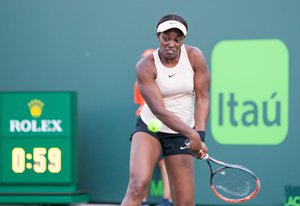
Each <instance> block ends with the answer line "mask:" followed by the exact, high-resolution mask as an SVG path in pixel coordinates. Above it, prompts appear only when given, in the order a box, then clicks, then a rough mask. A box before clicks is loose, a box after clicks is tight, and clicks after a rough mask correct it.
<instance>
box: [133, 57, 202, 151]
mask: <svg viewBox="0 0 300 206" xmlns="http://www.w3.org/2000/svg"><path fill="white" fill-rule="evenodd" d="M156 75H157V71H156V67H155V64H154V60H153V56H152V55H150V56H147V57H146V58H143V59H141V60H140V61H139V62H138V63H137V65H136V76H137V82H138V87H139V91H140V93H141V95H142V96H143V98H144V100H145V102H146V103H147V105H148V106H149V108H150V109H151V111H152V113H153V114H154V115H155V116H156V117H157V118H158V119H160V120H161V121H162V122H163V123H164V124H165V125H166V126H168V127H169V128H170V129H172V130H174V131H176V132H178V133H180V134H182V135H183V136H185V137H187V138H188V139H189V140H190V142H191V144H190V145H191V147H190V149H191V150H192V151H193V152H195V153H198V151H199V150H200V149H201V146H202V145H201V140H200V137H199V134H198V133H197V132H196V130H194V129H193V128H190V127H189V126H188V125H187V124H185V123H184V122H183V121H182V120H181V119H180V118H179V117H177V116H176V115H174V114H173V113H172V112H170V111H168V110H167V109H166V108H165V105H164V101H163V96H162V94H161V92H160V89H159V87H158V85H157V84H156V82H155V78H156Z"/></svg>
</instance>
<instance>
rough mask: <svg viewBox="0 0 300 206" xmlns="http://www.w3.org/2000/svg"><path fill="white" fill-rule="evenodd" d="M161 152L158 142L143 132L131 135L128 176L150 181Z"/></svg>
mask: <svg viewBox="0 0 300 206" xmlns="http://www.w3.org/2000/svg"><path fill="white" fill-rule="evenodd" d="M160 153H161V145H160V142H159V141H158V140H157V139H156V138H154V137H152V136H151V135H149V134H147V133H145V132H136V133H135V134H134V135H133V136H132V140H131V149H130V176H131V177H136V176H137V177H139V178H142V179H147V180H149V181H150V179H151V177H152V172H153V170H154V168H155V166H156V164H157V161H158V159H159V156H160Z"/></svg>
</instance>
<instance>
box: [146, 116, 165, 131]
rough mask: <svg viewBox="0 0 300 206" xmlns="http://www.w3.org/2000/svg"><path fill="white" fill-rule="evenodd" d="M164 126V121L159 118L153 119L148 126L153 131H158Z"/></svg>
mask: <svg viewBox="0 0 300 206" xmlns="http://www.w3.org/2000/svg"><path fill="white" fill-rule="evenodd" d="M161 126H162V122H161V121H160V120H159V119H152V120H151V121H150V122H149V123H148V125H147V128H148V129H149V130H150V131H151V132H154V133H156V132H158V131H159V130H160V128H161Z"/></svg>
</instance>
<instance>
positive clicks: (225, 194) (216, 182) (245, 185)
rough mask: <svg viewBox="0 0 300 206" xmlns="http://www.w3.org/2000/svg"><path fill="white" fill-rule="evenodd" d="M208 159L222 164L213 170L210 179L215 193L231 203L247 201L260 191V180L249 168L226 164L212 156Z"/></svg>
mask: <svg viewBox="0 0 300 206" xmlns="http://www.w3.org/2000/svg"><path fill="white" fill-rule="evenodd" d="M208 160H210V161H213V162H215V163H217V164H219V165H221V167H220V168H218V169H217V170H215V171H213V172H212V175H211V179H210V187H211V189H212V191H213V193H214V194H215V195H216V196H217V197H218V198H220V199H221V200H223V201H225V202H229V203H240V202H245V201H248V200H250V199H251V198H253V197H254V196H255V195H256V194H257V193H258V192H259V190H260V181H259V179H258V178H257V177H256V175H255V174H254V173H253V172H251V171H250V170H249V169H247V168H245V167H243V166H240V165H230V164H226V163H223V162H220V161H218V160H215V159H213V158H211V157H209V158H208Z"/></svg>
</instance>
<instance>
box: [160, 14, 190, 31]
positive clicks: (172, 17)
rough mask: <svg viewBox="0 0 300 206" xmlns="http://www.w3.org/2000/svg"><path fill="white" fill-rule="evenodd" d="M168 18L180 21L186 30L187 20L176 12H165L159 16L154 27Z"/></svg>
mask: <svg viewBox="0 0 300 206" xmlns="http://www.w3.org/2000/svg"><path fill="white" fill-rule="evenodd" d="M169 20H176V21H179V22H180V23H182V24H183V25H184V26H185V27H186V30H187V31H188V24H187V22H186V21H185V20H184V18H182V17H181V16H179V15H177V14H167V15H165V16H163V17H161V18H160V19H159V21H158V23H157V25H156V28H158V26H159V25H160V24H161V23H163V22H165V21H169Z"/></svg>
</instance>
